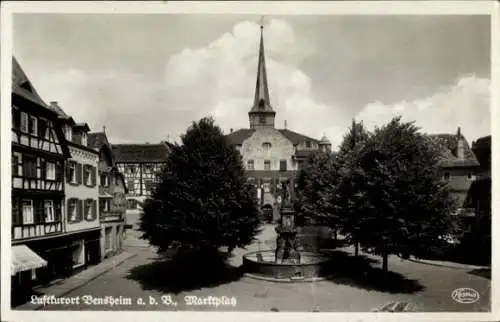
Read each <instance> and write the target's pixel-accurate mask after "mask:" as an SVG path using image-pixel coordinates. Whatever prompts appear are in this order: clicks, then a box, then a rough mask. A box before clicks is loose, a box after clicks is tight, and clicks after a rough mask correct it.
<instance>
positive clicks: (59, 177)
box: [56, 162, 63, 181]
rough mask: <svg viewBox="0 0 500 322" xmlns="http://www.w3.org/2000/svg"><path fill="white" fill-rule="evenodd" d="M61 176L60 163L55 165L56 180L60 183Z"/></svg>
mask: <svg viewBox="0 0 500 322" xmlns="http://www.w3.org/2000/svg"><path fill="white" fill-rule="evenodd" d="M62 175H63V171H62V166H61V163H60V162H57V163H56V180H57V181H61V179H62Z"/></svg>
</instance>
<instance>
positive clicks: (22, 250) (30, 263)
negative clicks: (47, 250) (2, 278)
mask: <svg viewBox="0 0 500 322" xmlns="http://www.w3.org/2000/svg"><path fill="white" fill-rule="evenodd" d="M43 266H47V261H46V260H45V259H43V258H41V257H40V256H38V254H37V253H35V252H34V251H32V250H31V249H30V248H29V247H28V246H26V245H14V246H12V271H11V275H12V276H14V275H16V274H17V273H19V272H23V271H27V270H31V269H36V268H40V267H43Z"/></svg>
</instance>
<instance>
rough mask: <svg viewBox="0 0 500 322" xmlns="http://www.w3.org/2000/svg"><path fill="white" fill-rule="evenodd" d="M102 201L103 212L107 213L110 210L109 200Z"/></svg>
mask: <svg viewBox="0 0 500 322" xmlns="http://www.w3.org/2000/svg"><path fill="white" fill-rule="evenodd" d="M103 201H104V206H103V211H109V210H110V208H111V200H108V199H106V200H103Z"/></svg>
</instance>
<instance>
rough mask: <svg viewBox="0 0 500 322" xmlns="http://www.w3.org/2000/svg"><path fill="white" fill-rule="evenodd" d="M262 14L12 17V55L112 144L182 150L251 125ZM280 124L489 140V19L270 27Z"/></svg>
mask: <svg viewBox="0 0 500 322" xmlns="http://www.w3.org/2000/svg"><path fill="white" fill-rule="evenodd" d="M259 24H260V16H256V15H208V14H113V15H110V14H85V15H84V14H16V15H14V24H13V27H14V30H13V37H14V38H13V39H14V41H13V53H14V55H15V56H16V58H17V59H18V61H19V63H20V64H21V66H22V68H23V69H24V71H25V72H26V74H27V75H28V77H29V78H30V79H31V81H32V83H33V85H34V87H35V88H36V90H37V91H38V92H39V94H40V96H41V97H42V99H44V100H45V101H46V102H47V103H48V102H50V101H58V102H59V105H60V106H61V107H62V108H63V109H64V110H65V111H66V113H67V114H70V115H72V116H73V118H74V119H75V120H76V121H77V122H87V123H88V124H89V126H90V128H91V130H92V131H102V130H103V126H105V127H106V133H107V135H108V138H109V140H110V141H111V142H112V143H144V142H149V143H155V142H159V141H161V140H170V141H174V140H177V139H178V137H179V135H180V134H182V133H184V132H185V130H186V128H187V127H188V126H189V125H190V124H191V123H192V122H193V121H196V120H199V119H200V118H202V117H205V116H213V117H215V120H216V122H217V124H218V125H219V126H220V127H221V128H222V129H223V130H224V131H226V132H229V131H230V129H234V130H236V129H239V128H248V127H249V121H248V114H247V113H248V111H249V109H250V107H251V105H252V103H253V97H254V91H255V78H256V72H257V58H258V42H259V37H260V30H259ZM264 41H265V50H266V53H265V54H266V64H267V72H268V82H269V91H270V96H271V105H272V106H273V108H274V110H275V111H276V127H278V128H283V127H284V123H285V121H286V123H287V128H288V129H291V130H293V131H296V132H299V133H302V134H305V135H308V136H312V137H315V138H318V139H319V138H320V137H321V136H323V135H326V136H327V137H328V138H329V139H330V141H332V144H333V146H334V147H336V146H338V144H340V142H341V141H342V137H343V135H344V134H345V132H346V131H347V128H348V126H349V125H350V123H351V121H352V119H353V118H355V119H356V120H357V121H363V123H364V124H365V125H366V126H367V127H368V128H369V129H373V128H374V127H375V126H382V125H383V124H385V123H386V122H388V121H389V120H390V119H391V118H392V117H393V116H397V115H401V116H402V117H403V120H404V121H414V122H415V124H416V125H417V126H418V127H420V128H421V129H422V131H423V132H427V133H455V132H456V131H457V127H461V131H462V133H463V134H464V135H465V137H466V138H467V140H468V141H469V142H471V141H473V140H476V139H477V138H479V137H481V136H485V135H489V134H491V129H490V87H491V85H490V20H489V16H456V15H455V16H439V15H433V16H395V15H392V16H383V15H372V16H367V15H365V16H356V15H351V16H334V15H326V14H325V15H315V16H312V15H304V16H301V15H293V16H266V17H264Z"/></svg>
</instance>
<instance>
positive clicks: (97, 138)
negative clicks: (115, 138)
mask: <svg viewBox="0 0 500 322" xmlns="http://www.w3.org/2000/svg"><path fill="white" fill-rule="evenodd" d="M87 144H88V145H89V146H90V147H94V148H98V147H101V146H102V145H103V144H109V142H108V138H107V136H106V133H104V132H94V133H89V134H88V137H87Z"/></svg>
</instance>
